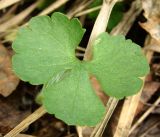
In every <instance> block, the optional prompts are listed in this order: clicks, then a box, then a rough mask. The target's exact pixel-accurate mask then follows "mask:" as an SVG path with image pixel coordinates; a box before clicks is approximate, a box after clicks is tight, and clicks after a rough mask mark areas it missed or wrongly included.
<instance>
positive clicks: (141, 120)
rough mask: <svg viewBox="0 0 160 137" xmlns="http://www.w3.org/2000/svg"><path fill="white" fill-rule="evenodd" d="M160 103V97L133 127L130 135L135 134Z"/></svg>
mask: <svg viewBox="0 0 160 137" xmlns="http://www.w3.org/2000/svg"><path fill="white" fill-rule="evenodd" d="M159 103H160V97H159V98H158V99H157V100H156V101H155V102H154V103H153V105H152V106H151V107H150V108H149V109H148V110H147V111H146V112H145V113H144V114H143V115H142V116H141V117H140V118H139V119H138V120H137V121H136V123H135V124H134V125H133V126H132V128H131V130H130V132H129V134H131V133H132V132H133V130H135V129H136V128H137V127H138V126H139V125H140V124H141V123H142V122H143V121H144V120H145V119H146V117H147V116H148V115H149V114H150V113H151V112H152V111H153V110H154V109H155V107H156V106H157V105H158V104H159Z"/></svg>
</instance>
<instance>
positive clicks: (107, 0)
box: [84, 0, 118, 60]
mask: <svg viewBox="0 0 160 137" xmlns="http://www.w3.org/2000/svg"><path fill="white" fill-rule="evenodd" d="M117 1H118V0H103V4H102V8H101V10H100V12H99V15H98V17H97V19H96V21H95V24H94V26H93V29H92V33H91V36H90V39H89V42H88V45H87V49H86V54H85V56H84V60H90V59H91V58H92V45H93V42H94V40H95V38H96V37H97V36H98V35H99V34H100V33H102V32H105V31H106V28H107V24H108V20H109V17H110V14H111V11H112V8H113V6H114V5H115V3H116V2H117Z"/></svg>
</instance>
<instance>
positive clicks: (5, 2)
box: [0, 0, 22, 10]
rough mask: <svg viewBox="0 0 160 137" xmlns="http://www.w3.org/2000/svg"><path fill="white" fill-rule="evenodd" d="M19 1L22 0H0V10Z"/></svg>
mask: <svg viewBox="0 0 160 137" xmlns="http://www.w3.org/2000/svg"><path fill="white" fill-rule="evenodd" d="M19 1H22V0H1V1H0V10H1V9H4V8H7V7H8V6H11V5H13V4H15V3H17V2H19Z"/></svg>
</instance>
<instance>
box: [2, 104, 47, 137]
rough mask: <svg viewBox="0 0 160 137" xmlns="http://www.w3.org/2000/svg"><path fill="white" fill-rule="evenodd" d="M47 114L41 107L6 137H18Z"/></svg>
mask: <svg viewBox="0 0 160 137" xmlns="http://www.w3.org/2000/svg"><path fill="white" fill-rule="evenodd" d="M45 113H46V110H45V109H44V107H43V106H42V107H40V108H39V109H37V110H36V111H35V112H33V113H32V114H31V115H29V117H27V118H26V119H24V120H23V121H22V122H21V123H20V124H18V125H17V126H16V127H15V128H14V129H12V130H11V131H10V132H9V133H8V134H6V135H5V136H4V137H15V136H17V135H18V134H19V133H20V132H21V131H23V130H24V129H25V128H27V127H28V126H29V125H30V124H31V123H33V122H34V121H36V120H37V119H39V118H40V117H41V116H43V115H44V114H45Z"/></svg>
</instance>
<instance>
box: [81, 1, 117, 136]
mask: <svg viewBox="0 0 160 137" xmlns="http://www.w3.org/2000/svg"><path fill="white" fill-rule="evenodd" d="M116 2H117V0H108V1H106V0H104V1H103V4H102V7H101V10H100V12H99V15H98V17H97V19H96V21H95V24H94V27H93V30H92V33H91V36H90V39H89V42H88V45H87V49H86V52H85V55H84V60H91V58H92V50H91V49H92V46H93V42H94V40H95V39H96V37H97V36H98V35H99V34H100V33H102V32H105V30H106V28H107V24H108V20H109V16H110V14H111V11H112V8H113V6H114V5H115V3H116ZM117 103H118V100H116V99H114V98H110V99H109V101H108V103H107V106H106V111H107V112H106V116H105V118H104V119H103V121H102V122H101V123H100V124H99V125H97V126H96V128H95V129H94V131H93V135H92V137H100V136H99V135H100V134H101V133H102V132H103V130H104V128H105V126H106V125H107V122H108V121H109V119H110V117H111V115H112V112H113V111H114V109H115V107H116V105H117ZM95 132H96V134H94V133H95Z"/></svg>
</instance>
